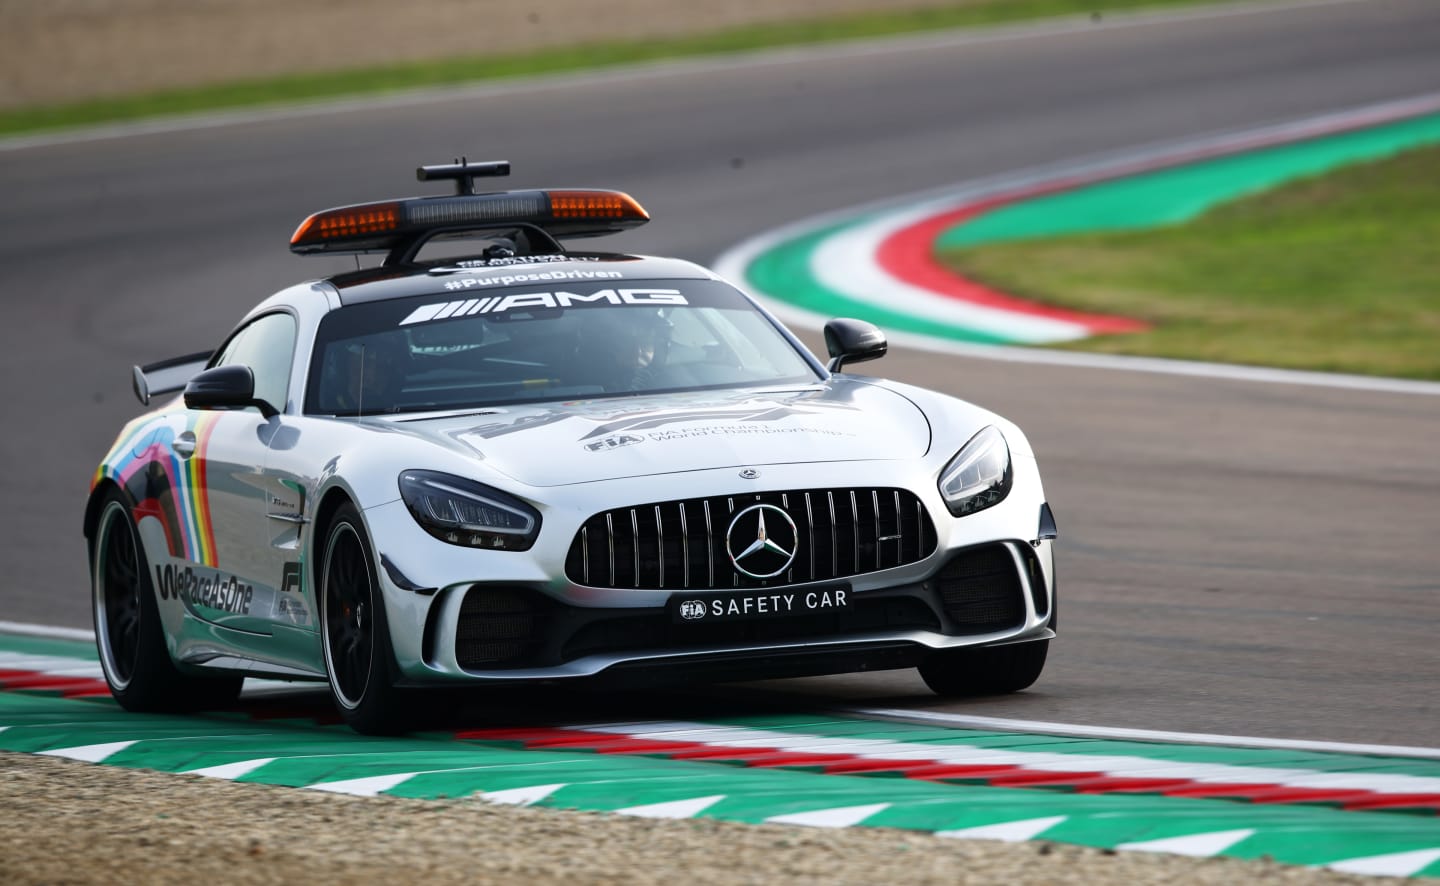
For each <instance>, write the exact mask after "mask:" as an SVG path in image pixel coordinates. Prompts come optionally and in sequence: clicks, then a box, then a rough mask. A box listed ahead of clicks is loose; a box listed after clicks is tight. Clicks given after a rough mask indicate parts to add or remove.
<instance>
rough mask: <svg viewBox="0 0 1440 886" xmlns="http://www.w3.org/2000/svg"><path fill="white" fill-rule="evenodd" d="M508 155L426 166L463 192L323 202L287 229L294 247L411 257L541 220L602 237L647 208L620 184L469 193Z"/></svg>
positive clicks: (561, 230)
mask: <svg viewBox="0 0 1440 886" xmlns="http://www.w3.org/2000/svg"><path fill="white" fill-rule="evenodd" d="M509 169H510V165H509V164H508V163H504V162H491V163H469V162H466V161H458V162H457V163H455V164H453V165H445V166H422V167H420V168H419V169H418V170H416V176H417V177H418V178H420V179H422V180H425V181H431V180H442V179H444V180H453V181H455V183H456V190H457V191H459V192H460V193H458V194H455V195H448V196H443V197H410V198H407V199H403V200H388V201H384V202H379V203H361V204H357V205H354V206H341V207H337V208H335V209H326V210H324V211H322V212H317V213H315V214H313V215H311V216H310V217H309V218H307V219H305V221H303V222H301V223H300V227H298V228H296V229H295V233H294V234H293V235H292V236H291V237H290V250H291V251H292V252H296V253H300V254H302V255H305V254H312V253H330V254H337V253H338V254H353V253H360V252H388V253H390V256H391V259H395V260H398V257H403V258H404V260H409V257H412V256H413V255H414V254H415V252H416V250H418V248H419V247H420V246H421V245H423V244H424V243H425V242H426V241H428V240H430V239H432V238H434V237H437V236H445V237H452V236H457V235H464V234H465V233H467V232H475V231H501V230H506V229H524V228H530V229H535V228H538V229H539V230H540V231H543V232H544V233H545V234H547V235H549V236H550V238H557V237H597V236H601V235H604V234H613V233H617V232H619V231H624V230H628V229H630V228H634V227H638V226H640V225H643V224H645V223H646V222H647V221H649V220H650V215H649V213H647V212H646V211H645V209H644V208H643V207H642V206H641V205H640V204H639V203H637V202H636V201H635V199H634V198H633V197H631V196H630V195H629V194H626V193H623V192H621V191H603V190H566V191H540V190H527V191H496V192H493V193H488V194H476V193H472V191H473V188H474V179H475V178H476V177H484V176H498V175H505V174H507V173H508V172H509Z"/></svg>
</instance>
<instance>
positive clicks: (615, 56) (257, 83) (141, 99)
mask: <svg viewBox="0 0 1440 886" xmlns="http://www.w3.org/2000/svg"><path fill="white" fill-rule="evenodd" d="M1199 2H1216V0H969V2H965V3H958V4H957V5H955V6H951V7H942V8H936V9H923V10H904V11H899V12H876V13H865V14H860V15H851V16H842V17H831V18H823V19H813V20H806V21H797V22H779V23H771V24H760V25H751V26H747V27H742V28H734V29H729V30H724V31H716V32H712V33H707V34H697V35H693V36H688V37H675V38H670V39H665V40H646V41H624V42H611V43H593V44H586V45H581V46H575V47H569V48H564V49H552V50H544V51H537V52H530V53H524V54H515V55H492V56H483V57H482V56H474V57H466V58H447V59H436V60H431V61H421V62H413V63H409V64H403V65H394V66H387V67H376V68H364V69H355V70H346V71H333V72H325V73H314V74H296V75H290V76H284V77H275V78H266V79H257V80H246V81H241V82H233V83H222V84H217V85H213V86H198V87H194V88H189V89H177V90H169V91H164V92H155V93H149V94H145V95H134V96H124V97H120V98H107V99H93V100H88V101H81V102H73V103H66V104H56V105H42V106H33V107H26V108H16V109H13V110H7V111H3V112H0V135H14V134H18V133H25V132H34V131H38V130H47V129H59V128H67V127H75V126H85V125H93V124H98V123H120V122H125V121H131V120H138V119H142V118H147V117H156V116H162V115H173V114H186V113H196V112H201V111H215V110H222V109H235V108H247V107H255V106H259V105H268V104H281V103H290V102H299V101H313V100H317V99H328V98H337V97H342V96H353V95H363V94H373V93H383V92H393V91H398V90H406V89H418V88H422V87H431V86H451V85H457V84H463V83H471V82H475V81H482V80H492V79H499V78H508V77H524V76H533V75H537V74H553V73H559V72H564V71H577V70H585V69H594V68H607V67H615V66H618V65H628V64H637V63H641V62H650V61H659V60H662V59H675V58H684V57H693V56H707V55H720V54H724V53H732V52H741V51H745V50H754V49H765V48H773V47H780V46H796V45H802V44H813V43H825V42H835V41H843V40H855V39H862V38H866V37H883V36H889V35H896V34H907V33H917V32H923V31H933V30H941V29H946V28H961V27H970V26H980V25H996V24H1004V23H1007V22H1016V21H1024V20H1031V19H1040V18H1049V17H1056V16H1065V15H1084V14H1088V15H1091V16H1092V17H1096V18H1099V17H1103V15H1105V14H1106V13H1112V12H1121V11H1127V10H1133V9H1140V8H1153V7H1169V6H1186V5H1195V4H1196V3H1199ZM1219 2H1239V0H1219Z"/></svg>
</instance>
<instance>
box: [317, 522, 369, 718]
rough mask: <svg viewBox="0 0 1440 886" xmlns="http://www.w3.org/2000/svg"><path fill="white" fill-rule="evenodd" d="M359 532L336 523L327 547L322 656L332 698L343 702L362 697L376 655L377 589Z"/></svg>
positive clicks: (347, 704) (352, 704) (353, 703)
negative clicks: (327, 666)
mask: <svg viewBox="0 0 1440 886" xmlns="http://www.w3.org/2000/svg"><path fill="white" fill-rule="evenodd" d="M369 573H370V565H369V563H368V561H367V559H366V557H365V548H364V544H363V543H362V542H361V541H360V536H359V533H358V532H357V531H356V529H355V527H354V526H353V525H352V524H350V523H348V522H341V523H337V524H336V526H335V528H334V530H333V531H332V532H331V534H330V543H329V545H328V546H327V548H326V551H325V660H326V663H327V664H328V665H329V669H330V680H331V684H332V687H333V689H334V691H335V699H336V701H338V702H339V703H340V705H341V706H342V707H345V708H356V707H358V706H359V705H360V704H361V703H362V702H363V701H364V700H365V691H366V689H367V688H368V687H369V685H370V677H371V671H372V670H373V669H374V667H373V666H374V658H375V626H374V621H373V613H374V598H375V589H374V588H373V587H372V586H371V583H370V574H369Z"/></svg>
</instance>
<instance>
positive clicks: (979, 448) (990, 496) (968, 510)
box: [940, 425, 1014, 517]
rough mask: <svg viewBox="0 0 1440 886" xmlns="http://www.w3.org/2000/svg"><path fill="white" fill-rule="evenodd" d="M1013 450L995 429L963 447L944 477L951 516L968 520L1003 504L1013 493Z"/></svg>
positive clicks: (943, 488)
mask: <svg viewBox="0 0 1440 886" xmlns="http://www.w3.org/2000/svg"><path fill="white" fill-rule="evenodd" d="M1013 479H1014V474H1013V472H1012V471H1011V470H1010V447H1009V446H1006V445H1005V437H1004V435H1003V434H1001V433H1000V429H999V428H996V427H995V426H994V425H991V426H989V427H986V428H983V429H982V430H981V431H980V433H978V434H976V435H975V436H973V437H971V438H970V442H969V443H966V444H965V445H964V446H962V447H960V452H959V453H957V454H956V456H955V457H954V458H952V459H950V464H948V465H946V466H945V470H944V471H943V472H941V474H940V497H941V498H943V499H945V506H946V507H947V508H949V509H950V513H952V514H954V515H955V516H957V517H964V516H965V515H967V514H973V513H975V512H976V511H983V510H985V509H986V508H988V507H990V506H991V505H994V504H999V503H1000V501H1001V500H1003V499H1004V498H1005V496H1006V495H1008V494H1009V493H1010V484H1011V481H1012V480H1013Z"/></svg>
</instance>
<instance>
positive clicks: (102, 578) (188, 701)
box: [90, 489, 245, 713]
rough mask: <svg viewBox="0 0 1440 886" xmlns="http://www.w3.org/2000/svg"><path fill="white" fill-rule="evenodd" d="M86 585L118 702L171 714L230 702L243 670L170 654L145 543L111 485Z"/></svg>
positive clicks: (104, 665) (106, 671)
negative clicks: (206, 670)
mask: <svg viewBox="0 0 1440 886" xmlns="http://www.w3.org/2000/svg"><path fill="white" fill-rule="evenodd" d="M90 586H91V603H92V605H91V613H92V615H93V616H94V619H95V646H96V650H97V651H98V652H99V654H100V669H101V670H102V671H103V672H104V674H105V682H106V683H107V684H108V685H109V687H110V694H111V695H113V696H114V697H115V700H116V701H117V702H119V704H120V706H121V707H123V708H124V709H125V710H127V711H137V712H147V713H156V712H161V713H175V712H182V711H196V710H207V709H215V708H224V707H229V706H230V705H232V704H234V703H235V699H236V698H237V697H238V696H239V695H240V689H241V686H242V685H243V684H244V682H245V678H244V677H240V676H221V677H194V676H190V675H188V674H183V673H181V672H180V671H179V669H177V668H176V667H175V662H174V661H172V660H171V658H170V653H169V651H168V649H167V648H166V640H165V629H164V626H163V625H162V623H161V621H160V607H159V604H157V603H156V602H155V586H154V584H153V583H152V582H151V580H150V567H149V562H148V561H147V559H146V557H145V547H144V545H142V544H141V543H140V534H139V533H138V532H137V531H136V529H135V519H134V517H133V516H132V514H131V513H130V508H129V506H128V505H127V504H126V503H125V500H124V498H122V497H121V495H120V493H119V492H118V491H116V490H113V489H112V490H111V491H110V492H109V494H108V495H107V496H106V497H105V499H104V500H103V501H102V503H101V506H100V519H99V521H98V522H97V523H96V527H95V538H94V544H93V546H92V547H91V550H90Z"/></svg>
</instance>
